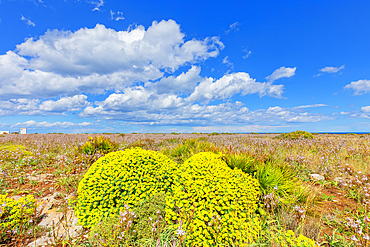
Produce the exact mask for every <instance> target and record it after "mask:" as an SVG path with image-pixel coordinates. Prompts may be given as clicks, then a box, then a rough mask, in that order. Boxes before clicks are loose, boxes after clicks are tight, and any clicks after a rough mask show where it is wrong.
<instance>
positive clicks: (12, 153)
mask: <svg viewBox="0 0 370 247" xmlns="http://www.w3.org/2000/svg"><path fill="white" fill-rule="evenodd" d="M29 155H32V153H31V152H30V151H27V149H26V147H25V146H22V145H13V144H12V145H5V146H0V156H2V157H1V159H5V160H12V159H17V158H19V157H21V156H29Z"/></svg>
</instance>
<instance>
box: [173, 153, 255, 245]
mask: <svg viewBox="0 0 370 247" xmlns="http://www.w3.org/2000/svg"><path fill="white" fill-rule="evenodd" d="M172 192H173V194H171V195H167V197H166V221H167V223H169V224H173V227H174V228H177V231H178V234H179V235H182V234H184V235H185V236H184V237H185V238H186V244H187V245H189V246H216V245H217V244H222V245H225V246H231V245H232V244H237V246H246V245H247V243H252V242H253V239H254V238H255V237H257V234H258V232H259V231H260V229H261V223H260V221H259V219H258V218H257V217H254V216H253V215H254V212H255V211H256V209H257V200H258V196H259V185H258V181H257V180H256V179H254V178H253V177H252V176H250V175H249V174H245V173H243V172H242V171H241V170H239V169H235V170H232V169H230V168H229V167H228V166H227V164H226V163H225V162H224V161H223V160H221V156H220V155H218V154H215V153H211V152H203V153H198V154H196V155H194V156H192V157H191V158H189V159H188V160H187V161H185V162H184V164H183V165H181V166H180V167H179V176H178V178H177V179H176V180H175V183H174V185H173V190H172Z"/></svg>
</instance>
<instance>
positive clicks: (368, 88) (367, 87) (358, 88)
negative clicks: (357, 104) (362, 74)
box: [344, 80, 370, 95]
mask: <svg viewBox="0 0 370 247" xmlns="http://www.w3.org/2000/svg"><path fill="white" fill-rule="evenodd" d="M344 89H353V90H354V91H355V95H361V94H364V93H369V92H370V80H358V81H353V82H351V83H350V84H348V85H346V86H345V87H344Z"/></svg>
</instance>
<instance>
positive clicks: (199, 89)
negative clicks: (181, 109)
mask: <svg viewBox="0 0 370 247" xmlns="http://www.w3.org/2000/svg"><path fill="white" fill-rule="evenodd" d="M282 88H283V85H271V83H267V82H265V83H260V82H256V80H255V79H252V78H251V77H250V76H249V74H248V73H244V72H239V73H232V74H227V75H224V76H223V77H221V78H220V79H218V80H215V79H213V78H212V77H210V78H206V79H205V80H203V81H202V82H200V83H199V85H198V86H196V87H195V89H194V92H193V93H192V94H191V95H190V96H189V97H188V98H186V99H185V100H186V101H190V102H196V101H206V102H208V101H211V100H219V99H227V98H231V97H232V96H233V95H235V94H239V93H240V94H241V95H243V96H244V95H247V94H254V93H259V94H260V96H264V95H266V94H269V95H270V96H273V97H277V98H280V97H281V93H282Z"/></svg>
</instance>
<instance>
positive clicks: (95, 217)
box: [76, 148, 177, 228]
mask: <svg viewBox="0 0 370 247" xmlns="http://www.w3.org/2000/svg"><path fill="white" fill-rule="evenodd" d="M176 166H177V164H176V163H175V162H173V161H171V160H170V159H169V158H168V157H167V156H165V155H163V154H160V153H158V152H155V151H151V150H143V149H141V148H131V149H126V150H124V151H118V152H112V153H109V154H107V155H105V156H104V157H101V158H100V159H98V160H97V161H96V162H95V163H94V164H93V165H92V166H91V167H90V168H89V170H88V171H87V173H86V174H85V175H84V177H83V179H82V180H81V181H80V183H79V185H78V191H77V192H78V198H77V207H76V216H77V218H78V221H79V223H80V224H81V225H83V226H85V227H88V228H90V227H91V226H93V225H94V224H96V223H98V222H100V220H101V218H102V217H103V216H104V217H108V216H109V215H110V214H115V213H119V212H120V211H124V210H125V208H124V206H125V204H127V205H129V206H130V207H131V206H133V205H136V204H137V203H139V202H141V201H142V200H143V199H145V198H148V196H150V195H152V194H154V193H156V192H164V193H165V192H167V191H168V190H169V189H171V186H172V181H173V178H174V174H175V170H176Z"/></svg>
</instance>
